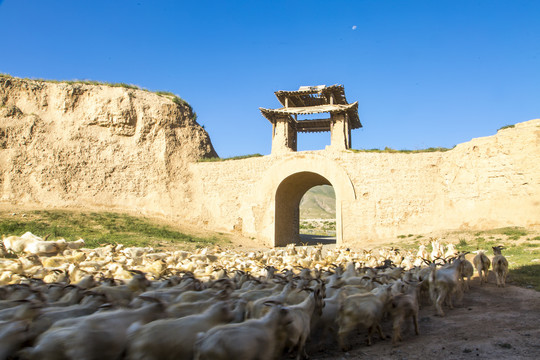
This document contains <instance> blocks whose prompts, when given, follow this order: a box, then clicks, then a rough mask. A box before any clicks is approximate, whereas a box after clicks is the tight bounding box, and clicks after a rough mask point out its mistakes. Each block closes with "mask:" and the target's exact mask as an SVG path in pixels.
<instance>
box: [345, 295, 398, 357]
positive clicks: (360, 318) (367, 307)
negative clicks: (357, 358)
mask: <svg viewBox="0 0 540 360" xmlns="http://www.w3.org/2000/svg"><path fill="white" fill-rule="evenodd" d="M390 292H391V288H390V286H389V285H384V286H382V287H381V288H377V289H376V291H373V292H372V293H368V294H358V295H351V296H347V297H345V298H343V299H342V301H341V307H340V309H339V315H338V324H339V331H338V340H339V346H340V348H341V349H342V350H343V351H345V350H347V349H348V345H347V344H346V338H347V336H348V335H349V333H350V332H351V331H352V330H354V329H356V328H358V326H359V325H362V326H363V327H364V328H367V329H368V339H367V344H368V345H371V336H372V334H373V332H374V331H375V330H377V331H378V332H379V336H380V337H381V339H385V338H386V337H385V336H384V334H383V332H382V328H381V320H382V318H383V315H384V311H385V307H386V304H387V302H388V301H389V299H390ZM342 294H343V292H342ZM342 296H343V295H342Z"/></svg>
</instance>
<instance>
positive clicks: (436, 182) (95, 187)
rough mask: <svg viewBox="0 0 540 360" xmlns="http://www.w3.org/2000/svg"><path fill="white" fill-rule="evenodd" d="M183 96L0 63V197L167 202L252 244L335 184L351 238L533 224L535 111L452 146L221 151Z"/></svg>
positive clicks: (155, 207)
mask: <svg viewBox="0 0 540 360" xmlns="http://www.w3.org/2000/svg"><path fill="white" fill-rule="evenodd" d="M212 156H216V153H215V151H214V149H213V147H212V144H211V142H210V138H209V137H208V134H207V133H206V131H205V130H204V129H202V127H200V126H199V125H198V124H197V123H196V121H195V119H194V116H193V113H192V110H191V108H190V107H189V106H187V105H183V104H177V103H174V102H173V101H172V99H171V98H170V97H167V96H158V95H156V94H153V93H150V92H147V91H142V90H136V89H129V88H122V87H109V86H104V85H88V84H66V83H48V82H41V81H31V80H23V79H16V78H9V77H0V202H2V203H4V204H14V205H17V204H25V205H34V206H38V207H43V208H52V207H57V208H62V207H77V208H81V209H103V210H118V211H129V212H139V213H142V214H148V215H161V216H165V217H167V218H169V219H173V220H176V221H178V222H186V223H192V224H199V225H201V226H205V227H207V228H209V229H214V230H219V231H231V232H235V231H236V232H239V233H241V234H243V235H245V236H248V237H252V238H253V241H254V244H255V243H256V244H266V245H269V246H273V245H285V244H287V243H290V242H294V241H296V240H297V237H298V218H299V212H298V204H299V202H300V199H301V198H302V195H303V194H304V193H305V191H307V190H308V189H309V188H310V187H312V186H315V185H322V184H330V185H332V186H333V187H334V191H335V193H336V217H337V218H336V225H337V229H336V234H337V242H338V243H340V244H356V243H361V242H362V241H364V240H366V239H379V238H386V237H390V236H397V235H399V234H409V233H414V234H420V233H425V232H429V231H433V230H438V229H458V228H460V229H483V228H495V227H503V226H538V225H540V161H539V159H540V119H537V120H531V121H527V122H523V123H519V124H516V125H515V127H513V128H508V129H504V130H501V131H499V132H498V133H497V134H496V135H493V136H488V137H484V138H477V139H473V140H471V141H470V142H467V143H463V144H459V145H458V146H456V147H455V148H454V149H452V150H450V151H446V152H431V153H372V152H354V151H351V150H343V149H339V150H338V149H336V148H335V147H334V148H332V147H330V148H329V149H328V150H321V151H304V152H276V153H275V154H273V155H269V156H263V157H258V158H248V159H243V160H229V161H222V162H197V159H200V158H203V157H212Z"/></svg>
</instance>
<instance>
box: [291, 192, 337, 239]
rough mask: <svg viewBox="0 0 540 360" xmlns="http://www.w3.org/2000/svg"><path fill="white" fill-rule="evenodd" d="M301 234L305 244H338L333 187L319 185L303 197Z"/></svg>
mask: <svg viewBox="0 0 540 360" xmlns="http://www.w3.org/2000/svg"><path fill="white" fill-rule="evenodd" d="M299 232H300V239H301V242H302V243H303V244H307V245H314V244H317V243H322V244H335V243H336V196H335V191H334V187H333V186H330V185H317V186H314V187H312V188H311V189H309V190H308V191H307V192H306V193H305V194H304V196H302V199H301V200H300V230H299Z"/></svg>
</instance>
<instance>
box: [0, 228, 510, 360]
mask: <svg viewBox="0 0 540 360" xmlns="http://www.w3.org/2000/svg"><path fill="white" fill-rule="evenodd" d="M2 245H3V247H0V256H1V258H0V267H1V268H2V273H1V277H0V360H1V359H8V358H19V359H41V360H48V359H51V360H53V359H54V360H56V359H76V360H84V359H103V360H106V359H111V360H112V359H141V360H142V359H216V360H219V359H223V360H225V359H246V360H248V359H276V358H281V357H282V356H285V355H286V354H287V355H289V356H295V357H296V359H301V358H306V357H307V353H306V344H307V343H308V342H310V341H311V342H312V343H314V344H322V345H325V341H332V342H336V343H337V344H338V345H339V347H340V348H341V349H342V350H344V351H345V350H347V349H349V348H350V347H351V346H352V345H351V344H352V343H353V341H352V340H353V339H354V338H355V337H357V336H358V331H361V332H362V333H363V334H366V332H367V344H368V345H369V344H371V342H372V336H373V335H374V333H375V332H377V333H378V336H379V337H380V338H381V339H384V338H385V335H384V333H383V331H382V327H381V324H382V323H383V322H384V321H389V322H390V323H391V325H392V342H393V343H394V344H395V343H397V342H399V341H401V340H402V335H401V326H402V323H403V322H404V321H405V320H408V319H412V323H413V324H414V330H415V333H416V335H418V334H419V328H418V319H417V317H418V309H419V306H424V305H427V304H429V303H432V304H433V305H434V307H435V309H436V312H437V315H439V316H444V310H443V307H445V306H447V307H449V308H452V306H453V302H454V300H455V301H458V302H459V301H460V300H461V299H462V297H463V292H464V291H465V290H467V289H468V288H469V281H470V277H471V276H472V275H473V273H474V268H473V264H474V267H475V268H476V269H477V271H478V273H479V276H480V278H481V284H482V282H484V281H487V272H488V270H489V267H490V265H491V264H492V266H493V271H494V272H495V274H496V276H497V285H498V286H504V285H505V278H506V274H507V272H508V262H507V261H506V259H505V258H504V256H503V255H501V249H502V247H494V248H493V251H494V254H495V256H494V258H493V260H492V261H490V259H489V258H488V257H487V255H486V254H485V253H484V252H483V251H479V252H478V253H477V255H476V256H475V257H474V259H473V264H471V262H469V261H468V260H466V259H465V254H460V253H458V252H457V251H456V250H455V248H454V247H453V245H452V244H449V245H447V246H446V247H445V246H443V245H442V244H440V243H439V241H437V240H434V241H432V251H431V252H428V251H427V249H426V248H425V246H423V245H422V246H420V248H419V249H418V251H414V252H412V251H404V250H398V249H395V248H389V249H381V250H377V251H371V250H362V251H351V250H350V249H346V248H336V249H323V246H322V245H320V244H319V245H316V246H294V245H289V246H287V247H285V248H276V249H271V250H266V251H248V252H240V251H236V250H230V249H221V248H219V247H216V248H213V249H209V248H205V249H201V250H197V251H195V252H193V253H191V252H186V251H172V252H156V251H155V250H153V249H151V248H126V247H123V246H122V245H118V246H113V245H107V246H103V247H99V248H95V249H86V248H84V241H83V240H79V241H75V242H67V241H65V240H59V241H47V240H46V239H42V238H40V237H37V236H35V235H33V234H30V233H26V234H24V235H23V236H20V237H19V236H10V237H7V238H4V239H3V244H2ZM404 336H409V334H407V335H404Z"/></svg>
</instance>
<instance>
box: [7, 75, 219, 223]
mask: <svg viewBox="0 0 540 360" xmlns="http://www.w3.org/2000/svg"><path fill="white" fill-rule="evenodd" d="M211 156H217V154H216V152H215V151H214V148H213V147H212V143H211V141H210V138H209V136H208V134H207V133H206V131H205V130H204V129H203V128H202V127H201V126H199V124H197V122H196V121H195V120H194V119H193V113H192V109H191V108H190V107H189V106H188V105H178V104H176V103H174V102H173V101H172V100H171V99H170V98H168V97H165V96H159V95H157V94H154V93H151V92H147V91H143V90H135V89H128V88H123V87H110V86H106V85H86V84H68V83H52V82H43V81H34V80H24V79H18V78H11V77H0V201H1V202H11V203H19V204H21V203H22V204H24V203H26V204H35V205H44V206H55V207H56V206H58V207H65V206H77V207H81V206H82V207H84V206H88V207H107V208H116V209H123V210H139V211H141V212H143V213H156V214H159V213H160V214H173V213H177V214H181V213H182V211H185V208H186V207H185V206H184V204H185V203H186V202H189V201H190V191H189V188H188V186H187V183H188V182H189V179H190V176H191V175H190V172H189V171H188V167H187V164H188V163H190V162H193V161H196V159H198V158H201V157H211Z"/></svg>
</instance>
